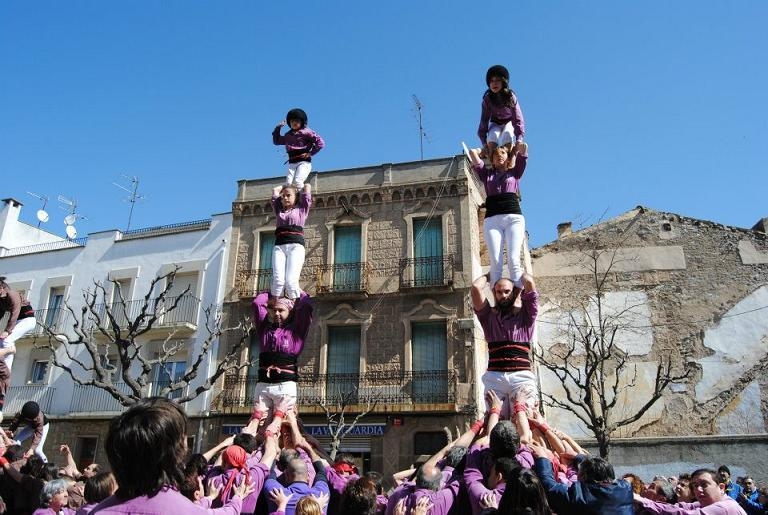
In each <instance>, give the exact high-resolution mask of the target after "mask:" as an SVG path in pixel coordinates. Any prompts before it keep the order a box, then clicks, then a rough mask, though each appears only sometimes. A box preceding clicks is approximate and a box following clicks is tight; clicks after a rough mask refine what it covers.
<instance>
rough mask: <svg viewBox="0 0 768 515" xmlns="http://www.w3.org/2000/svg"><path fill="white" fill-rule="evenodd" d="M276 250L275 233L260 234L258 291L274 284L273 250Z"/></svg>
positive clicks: (267, 288)
mask: <svg viewBox="0 0 768 515" xmlns="http://www.w3.org/2000/svg"><path fill="white" fill-rule="evenodd" d="M274 250H275V233H274V232H262V233H260V234H259V269H258V271H257V279H256V291H257V292H259V291H264V290H269V289H270V287H271V286H272V252H273V251H274Z"/></svg>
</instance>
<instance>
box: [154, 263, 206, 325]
mask: <svg viewBox="0 0 768 515" xmlns="http://www.w3.org/2000/svg"><path fill="white" fill-rule="evenodd" d="M185 291H186V293H184V292H185ZM178 297H181V298H180V299H179V302H178V304H177V305H176V309H174V310H173V311H171V312H170V313H167V314H166V315H165V316H164V317H163V319H162V322H163V323H164V324H173V323H178V322H191V323H195V322H197V313H196V310H197V305H198V302H197V273H191V274H182V273H177V274H176V277H174V278H173V284H172V285H171V289H170V290H168V294H167V295H166V297H165V299H166V300H165V309H168V308H170V307H171V306H172V305H173V303H174V302H176V299H177V298H178Z"/></svg>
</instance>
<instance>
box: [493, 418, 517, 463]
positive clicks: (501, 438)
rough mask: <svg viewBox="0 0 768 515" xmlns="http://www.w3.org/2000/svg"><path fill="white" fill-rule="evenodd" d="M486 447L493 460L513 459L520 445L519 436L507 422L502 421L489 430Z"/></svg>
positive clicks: (510, 423)
mask: <svg viewBox="0 0 768 515" xmlns="http://www.w3.org/2000/svg"><path fill="white" fill-rule="evenodd" d="M489 440H490V441H489V444H488V447H489V448H490V449H491V454H493V457H494V458H501V457H502V456H506V457H508V458H511V457H513V456H514V455H515V454H516V453H517V448H518V446H519V445H520V436H518V434H517V430H515V426H514V425H512V422H510V421H509V420H502V421H500V422H499V423H498V424H496V425H495V426H494V428H493V429H491V435H490V439H489Z"/></svg>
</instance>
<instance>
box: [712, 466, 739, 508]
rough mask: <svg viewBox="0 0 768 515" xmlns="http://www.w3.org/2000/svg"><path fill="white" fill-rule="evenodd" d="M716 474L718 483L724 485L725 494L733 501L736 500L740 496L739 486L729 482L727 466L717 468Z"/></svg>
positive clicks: (729, 475) (729, 473)
mask: <svg viewBox="0 0 768 515" xmlns="http://www.w3.org/2000/svg"><path fill="white" fill-rule="evenodd" d="M717 474H718V476H719V479H720V482H721V483H723V484H724V485H725V493H726V494H727V495H728V497H730V498H731V499H733V500H737V499H738V498H739V495H740V494H741V486H740V485H739V484H738V483H735V482H733V481H732V480H731V469H729V468H728V466H727V465H720V466H719V467H718V468H717Z"/></svg>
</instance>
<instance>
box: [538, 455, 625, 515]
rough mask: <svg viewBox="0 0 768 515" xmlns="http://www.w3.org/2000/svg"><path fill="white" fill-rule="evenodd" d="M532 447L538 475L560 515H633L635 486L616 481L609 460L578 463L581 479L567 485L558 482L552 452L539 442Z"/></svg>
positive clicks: (588, 460) (553, 506) (586, 459)
mask: <svg viewBox="0 0 768 515" xmlns="http://www.w3.org/2000/svg"><path fill="white" fill-rule="evenodd" d="M531 448H532V450H533V455H534V456H535V458H536V464H535V467H534V469H535V471H536V475H538V476H539V479H540V480H541V483H542V485H543V486H544V489H545V490H546V492H547V499H548V501H549V504H550V506H551V507H552V509H553V510H554V511H555V512H556V513H557V514H558V515H570V514H573V515H576V514H582V513H594V514H598V513H611V514H615V515H634V506H633V502H632V495H633V494H632V486H631V485H630V484H629V483H627V482H626V481H623V480H618V481H617V480H616V476H615V474H614V471H613V466H612V465H611V464H610V463H609V462H607V461H606V460H604V459H602V458H598V457H591V456H590V457H585V458H584V459H583V460H581V462H580V463H579V472H578V480H577V481H575V482H573V483H572V484H571V485H570V486H566V485H564V484H562V483H558V482H556V481H555V478H554V475H553V473H552V459H553V454H552V451H550V450H549V449H547V448H546V447H543V446H541V445H539V444H536V443H533V444H532V447H531ZM635 495H636V494H635Z"/></svg>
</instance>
